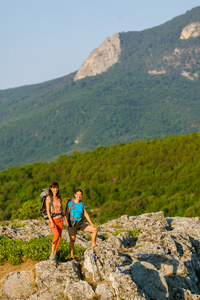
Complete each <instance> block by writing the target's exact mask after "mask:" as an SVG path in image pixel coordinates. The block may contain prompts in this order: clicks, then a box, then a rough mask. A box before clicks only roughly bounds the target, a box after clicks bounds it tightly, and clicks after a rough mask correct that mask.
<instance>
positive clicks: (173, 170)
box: [0, 133, 200, 224]
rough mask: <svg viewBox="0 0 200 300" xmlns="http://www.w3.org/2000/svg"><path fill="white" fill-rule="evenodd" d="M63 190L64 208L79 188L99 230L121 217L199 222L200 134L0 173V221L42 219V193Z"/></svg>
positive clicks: (101, 150) (138, 143) (76, 155)
mask: <svg viewBox="0 0 200 300" xmlns="http://www.w3.org/2000/svg"><path fill="white" fill-rule="evenodd" d="M55 180H56V181H58V182H59V184H60V193H61V196H62V198H63V203H64V205H65V204H66V202H67V200H68V199H69V198H71V197H72V196H73V193H74V191H75V189H76V188H81V189H82V190H83V192H84V195H83V201H84V202H85V204H86V208H87V210H88V212H89V213H90V215H91V218H92V220H93V221H94V223H95V224H100V223H103V222H106V221H108V220H110V219H114V218H118V217H120V216H121V215H123V214H128V215H139V214H142V213H147V212H157V211H161V210H162V211H164V213H165V216H187V217H194V216H199V208H200V202H199V197H200V134H199V133H193V134H189V135H181V136H169V137H165V138H163V139H158V138H156V139H154V140H152V141H150V140H146V141H134V142H133V143H128V144H123V143H121V144H118V145H113V146H110V147H103V146H101V147H98V148H97V149H96V150H94V151H91V152H90V151H86V152H85V153H79V152H74V153H73V154H72V155H71V156H68V155H62V156H60V157H59V158H58V159H57V160H56V161H54V162H50V163H43V162H37V163H34V164H30V165H24V166H21V167H11V168H8V169H6V170H3V171H1V172H0V181H1V186H0V220H10V219H29V218H30V219H32V218H40V217H41V212H40V192H41V190H42V189H43V188H46V187H49V186H50V184H51V182H52V181H55Z"/></svg>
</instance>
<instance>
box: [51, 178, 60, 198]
mask: <svg viewBox="0 0 200 300" xmlns="http://www.w3.org/2000/svg"><path fill="white" fill-rule="evenodd" d="M54 187H57V188H58V191H57V194H56V196H57V197H58V198H61V195H60V192H59V184H58V182H57V181H54V182H52V184H51V185H50V187H49V196H51V197H53V193H52V190H51V188H54Z"/></svg>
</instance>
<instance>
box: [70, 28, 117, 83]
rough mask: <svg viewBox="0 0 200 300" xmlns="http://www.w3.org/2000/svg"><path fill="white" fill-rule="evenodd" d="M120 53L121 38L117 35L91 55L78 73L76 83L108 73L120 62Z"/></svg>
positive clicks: (75, 78)
mask: <svg viewBox="0 0 200 300" xmlns="http://www.w3.org/2000/svg"><path fill="white" fill-rule="evenodd" d="M120 53H121V48H120V38H119V34H118V33H116V34H114V35H113V36H111V37H109V38H107V39H106V40H105V41H104V42H103V43H102V44H101V46H100V47H99V48H98V49H95V50H94V51H93V52H92V53H91V54H90V56H89V57H88V59H87V60H86V61H85V62H84V63H83V65H82V66H81V67H80V69H79V70H78V72H77V73H76V75H75V77H74V81H76V80H79V79H83V78H85V77H87V76H95V75H97V74H101V73H102V72H106V71H107V70H108V69H109V68H110V67H112V66H113V65H114V64H116V63H117V62H118V61H119V57H120Z"/></svg>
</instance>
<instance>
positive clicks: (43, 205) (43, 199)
mask: <svg viewBox="0 0 200 300" xmlns="http://www.w3.org/2000/svg"><path fill="white" fill-rule="evenodd" d="M48 196H49V189H48V188H46V189H42V191H41V194H40V199H41V211H42V216H43V218H44V219H45V220H48V219H49V218H48V215H47V209H46V199H47V197H48ZM60 202H61V213H59V214H56V213H53V212H52V211H53V197H51V196H50V212H51V217H52V218H53V217H55V216H56V215H62V216H63V210H62V200H61V199H60Z"/></svg>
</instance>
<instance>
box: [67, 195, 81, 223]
mask: <svg viewBox="0 0 200 300" xmlns="http://www.w3.org/2000/svg"><path fill="white" fill-rule="evenodd" d="M74 200H75V198H70V199H69V200H68V201H67V204H66V208H65V215H66V213H67V205H68V203H69V202H70V201H72V207H71V209H70V212H69V214H68V221H71V222H73V221H75V219H74V217H73V216H72V211H74ZM80 202H81V203H82V207H83V211H84V205H83V201H80Z"/></svg>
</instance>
